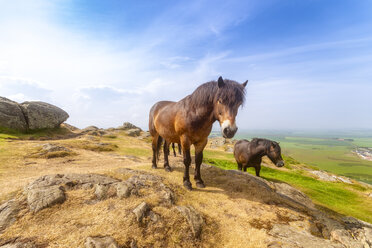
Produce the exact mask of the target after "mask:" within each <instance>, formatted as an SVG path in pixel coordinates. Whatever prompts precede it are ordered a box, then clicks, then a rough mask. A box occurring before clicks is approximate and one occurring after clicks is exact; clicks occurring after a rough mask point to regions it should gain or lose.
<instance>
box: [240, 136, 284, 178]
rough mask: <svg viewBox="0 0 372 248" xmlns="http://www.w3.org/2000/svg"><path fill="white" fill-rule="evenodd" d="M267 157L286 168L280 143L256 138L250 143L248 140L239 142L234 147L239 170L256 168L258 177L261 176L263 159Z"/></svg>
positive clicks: (278, 165)
mask: <svg viewBox="0 0 372 248" xmlns="http://www.w3.org/2000/svg"><path fill="white" fill-rule="evenodd" d="M265 155H267V156H268V157H269V159H270V160H271V161H272V162H273V163H274V164H275V165H276V166H277V167H282V166H284V161H283V158H282V155H281V149H280V146H279V143H277V142H275V141H272V140H267V139H259V138H254V139H252V140H251V142H249V141H248V140H246V139H243V140H239V141H238V142H236V144H235V146H234V157H235V160H236V162H237V163H238V169H239V170H242V169H243V170H244V171H247V167H254V168H255V170H256V176H258V177H259V176H260V170H261V161H262V157H263V156H265Z"/></svg>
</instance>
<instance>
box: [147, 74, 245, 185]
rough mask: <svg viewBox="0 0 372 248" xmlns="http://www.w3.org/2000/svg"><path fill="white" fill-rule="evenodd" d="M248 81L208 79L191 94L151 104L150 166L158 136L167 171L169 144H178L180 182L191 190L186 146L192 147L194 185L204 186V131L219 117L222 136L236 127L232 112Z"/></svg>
mask: <svg viewBox="0 0 372 248" xmlns="http://www.w3.org/2000/svg"><path fill="white" fill-rule="evenodd" d="M247 83H248V81H246V82H244V83H243V84H239V83H237V82H235V81H232V80H227V79H225V80H223V79H222V77H219V78H218V80H217V81H211V82H208V83H204V84H202V85H200V86H199V87H198V88H197V89H196V90H195V91H194V92H193V93H192V94H191V95H188V96H186V97H185V98H183V99H182V100H180V101H179V102H171V101H160V102H157V103H156V104H155V105H154V106H152V108H151V110H150V115H149V131H150V134H151V136H152V151H153V159H152V167H153V168H157V165H156V162H157V158H158V156H159V150H160V147H161V143H162V140H163V139H164V140H165V142H167V145H165V146H164V169H165V170H166V171H171V168H170V166H169V162H168V154H169V144H170V143H178V144H181V148H182V154H183V162H184V164H185V171H184V176H183V185H184V186H185V187H186V188H187V189H189V190H191V189H192V186H191V182H190V176H189V167H190V164H191V156H190V146H191V145H194V147H195V175H194V179H195V182H196V186H197V187H199V188H204V187H205V185H204V182H203V180H202V178H201V175H200V165H201V163H202V160H203V150H204V147H205V146H206V144H207V141H208V135H209V134H210V132H211V130H212V125H213V123H214V122H215V121H219V123H220V125H221V132H222V135H223V137H225V138H232V137H233V136H234V135H235V133H236V131H237V129H238V128H237V127H236V124H235V116H236V115H237V113H238V108H239V106H240V105H241V104H242V103H243V102H244V99H245V86H246V85H247Z"/></svg>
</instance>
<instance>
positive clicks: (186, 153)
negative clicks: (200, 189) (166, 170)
mask: <svg viewBox="0 0 372 248" xmlns="http://www.w3.org/2000/svg"><path fill="white" fill-rule="evenodd" d="M181 142H182V152H183V163H184V164H185V173H184V174H183V186H185V188H186V189H188V190H191V189H192V185H191V182H190V173H189V168H190V164H191V155H190V144H189V143H188V142H187V140H186V139H185V138H184V139H183V140H181Z"/></svg>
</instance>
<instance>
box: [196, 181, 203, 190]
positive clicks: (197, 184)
mask: <svg viewBox="0 0 372 248" xmlns="http://www.w3.org/2000/svg"><path fill="white" fill-rule="evenodd" d="M196 187H198V188H201V189H203V188H205V184H204V183H203V182H196Z"/></svg>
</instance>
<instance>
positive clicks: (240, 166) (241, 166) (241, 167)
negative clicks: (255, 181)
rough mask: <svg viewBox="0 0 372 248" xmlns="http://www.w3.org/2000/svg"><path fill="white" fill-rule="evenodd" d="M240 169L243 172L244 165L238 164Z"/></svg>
mask: <svg viewBox="0 0 372 248" xmlns="http://www.w3.org/2000/svg"><path fill="white" fill-rule="evenodd" d="M238 169H239V170H240V171H241V170H242V169H243V164H242V163H238Z"/></svg>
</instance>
